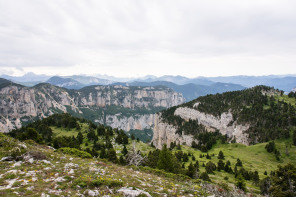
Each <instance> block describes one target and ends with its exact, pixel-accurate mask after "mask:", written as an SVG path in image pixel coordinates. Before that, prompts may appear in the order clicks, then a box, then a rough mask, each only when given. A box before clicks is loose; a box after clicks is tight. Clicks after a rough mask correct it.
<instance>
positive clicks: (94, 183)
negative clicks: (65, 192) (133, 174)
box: [72, 177, 123, 189]
mask: <svg viewBox="0 0 296 197" xmlns="http://www.w3.org/2000/svg"><path fill="white" fill-rule="evenodd" d="M103 185H104V186H108V187H117V186H122V185H123V182H122V181H120V180H115V179H111V178H106V177H79V178H77V179H75V180H74V181H73V183H72V187H73V188H75V187H76V186H80V187H82V188H86V187H87V188H90V189H91V188H95V187H99V186H103Z"/></svg>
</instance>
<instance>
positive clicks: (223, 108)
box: [161, 86, 296, 144]
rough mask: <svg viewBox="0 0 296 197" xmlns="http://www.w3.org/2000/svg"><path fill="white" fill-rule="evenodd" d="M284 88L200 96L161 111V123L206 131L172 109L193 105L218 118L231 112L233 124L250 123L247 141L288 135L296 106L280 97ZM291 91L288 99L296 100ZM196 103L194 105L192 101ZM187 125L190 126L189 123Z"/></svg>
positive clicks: (295, 119) (191, 131)
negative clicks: (176, 114) (177, 114)
mask: <svg viewBox="0 0 296 197" xmlns="http://www.w3.org/2000/svg"><path fill="white" fill-rule="evenodd" d="M285 96H286V95H283V91H279V90H276V89H274V88H271V87H267V86H256V87H254V88H249V89H245V90H241V91H233V92H225V93H223V94H215V95H207V96H203V97H199V98H197V99H195V100H193V101H190V102H188V103H185V104H182V105H179V106H176V107H172V108H169V109H167V110H163V111H161V117H162V120H163V121H164V122H167V123H168V124H171V125H174V126H176V127H177V128H178V132H180V133H181V132H182V131H184V132H185V133H187V134H193V135H196V134H198V133H201V132H204V131H205V130H204V129H203V127H202V126H201V125H198V122H197V121H194V122H193V121H190V122H187V121H185V120H183V119H182V118H181V117H179V116H175V115H174V112H175V110H176V109H177V108H178V107H189V108H195V109H197V110H198V111H200V112H204V113H207V114H211V115H214V116H216V117H220V116H221V114H222V113H224V112H231V113H232V115H233V121H232V122H231V123H232V124H233V123H234V122H236V123H237V124H242V125H246V124H247V125H250V127H249V129H248V130H247V132H248V134H249V138H250V143H251V144H255V143H258V142H267V141H269V140H274V139H278V138H288V137H289V136H290V133H291V131H292V128H293V127H294V126H296V108H295V106H294V105H292V104H291V103H288V102H286V101H285V100H283V99H280V98H281V97H285ZM293 96H294V94H292V93H290V94H289V98H291V99H295V97H293ZM196 103H198V105H197V106H196V105H195V104H196ZM189 124H190V126H188V125H189Z"/></svg>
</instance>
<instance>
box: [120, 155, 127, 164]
mask: <svg viewBox="0 0 296 197" xmlns="http://www.w3.org/2000/svg"><path fill="white" fill-rule="evenodd" d="M119 164H121V165H125V164H126V161H125V159H124V158H123V156H122V155H121V156H120V158H119Z"/></svg>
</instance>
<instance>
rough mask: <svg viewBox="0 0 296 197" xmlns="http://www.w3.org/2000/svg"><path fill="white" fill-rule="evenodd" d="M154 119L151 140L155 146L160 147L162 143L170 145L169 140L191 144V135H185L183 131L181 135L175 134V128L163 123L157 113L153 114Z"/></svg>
mask: <svg viewBox="0 0 296 197" xmlns="http://www.w3.org/2000/svg"><path fill="white" fill-rule="evenodd" d="M154 121H155V125H154V129H153V139H152V142H153V144H154V146H155V147H156V148H158V149H161V148H162V145H163V144H167V146H168V147H170V144H171V142H176V144H186V145H189V146H191V144H192V142H193V136H192V135H185V134H184V133H182V135H179V134H177V133H176V131H177V128H175V127H174V126H172V125H169V124H167V123H163V122H162V121H161V117H160V115H158V114H156V115H155V119H154Z"/></svg>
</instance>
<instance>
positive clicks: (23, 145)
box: [18, 144, 27, 149]
mask: <svg viewBox="0 0 296 197" xmlns="http://www.w3.org/2000/svg"><path fill="white" fill-rule="evenodd" d="M18 146H20V147H22V148H24V149H27V146H26V145H25V144H18Z"/></svg>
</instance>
